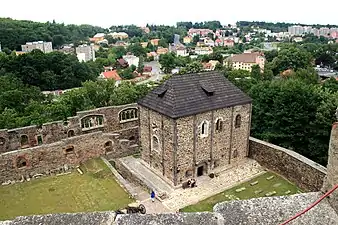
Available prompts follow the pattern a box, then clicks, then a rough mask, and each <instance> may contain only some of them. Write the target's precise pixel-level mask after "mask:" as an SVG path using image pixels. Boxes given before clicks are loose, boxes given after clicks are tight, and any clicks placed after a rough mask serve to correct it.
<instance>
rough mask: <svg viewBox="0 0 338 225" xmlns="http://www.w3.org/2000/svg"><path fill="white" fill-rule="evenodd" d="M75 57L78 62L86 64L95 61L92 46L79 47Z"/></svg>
mask: <svg viewBox="0 0 338 225" xmlns="http://www.w3.org/2000/svg"><path fill="white" fill-rule="evenodd" d="M76 55H77V58H78V60H79V61H80V62H81V61H84V62H87V61H90V60H93V61H95V49H94V44H91V45H79V46H78V47H77V48H76Z"/></svg>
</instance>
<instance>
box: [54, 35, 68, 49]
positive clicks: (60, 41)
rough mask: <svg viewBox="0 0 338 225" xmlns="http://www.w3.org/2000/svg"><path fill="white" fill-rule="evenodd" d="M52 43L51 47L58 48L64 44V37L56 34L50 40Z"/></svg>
mask: <svg viewBox="0 0 338 225" xmlns="http://www.w3.org/2000/svg"><path fill="white" fill-rule="evenodd" d="M52 40H53V41H52V43H53V47H55V48H58V49H59V48H60V47H61V46H62V45H63V44H65V42H66V41H65V37H64V36H62V35H60V34H57V35H54V36H53V38H52Z"/></svg>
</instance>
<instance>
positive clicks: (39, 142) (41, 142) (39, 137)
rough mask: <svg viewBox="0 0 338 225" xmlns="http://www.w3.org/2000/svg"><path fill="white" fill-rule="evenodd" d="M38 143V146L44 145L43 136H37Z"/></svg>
mask: <svg viewBox="0 0 338 225" xmlns="http://www.w3.org/2000/svg"><path fill="white" fill-rule="evenodd" d="M37 141H38V145H42V144H43V140H42V135H38V136H37Z"/></svg>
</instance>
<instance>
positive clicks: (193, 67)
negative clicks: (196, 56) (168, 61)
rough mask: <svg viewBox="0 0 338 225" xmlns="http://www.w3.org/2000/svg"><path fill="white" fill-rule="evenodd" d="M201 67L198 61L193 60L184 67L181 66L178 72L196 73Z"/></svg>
mask: <svg viewBox="0 0 338 225" xmlns="http://www.w3.org/2000/svg"><path fill="white" fill-rule="evenodd" d="M202 69H203V66H202V64H201V63H200V62H197V61H194V62H192V63H189V64H188V65H186V66H185V67H184V68H181V70H180V72H179V74H188V73H198V72H201V71H202Z"/></svg>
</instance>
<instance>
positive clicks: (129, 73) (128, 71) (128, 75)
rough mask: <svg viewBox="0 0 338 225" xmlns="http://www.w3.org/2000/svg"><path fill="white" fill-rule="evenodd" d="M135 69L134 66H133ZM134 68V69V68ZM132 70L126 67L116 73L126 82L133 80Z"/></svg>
mask: <svg viewBox="0 0 338 225" xmlns="http://www.w3.org/2000/svg"><path fill="white" fill-rule="evenodd" d="M132 66H134V65H132ZM134 67H135V66H134ZM135 68H136V67H135ZM132 69H133V68H131V67H128V68H126V69H123V70H120V71H119V72H118V74H119V75H120V76H121V77H122V78H123V79H126V80H130V79H133V78H134V74H133V72H134V71H133V70H132Z"/></svg>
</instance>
